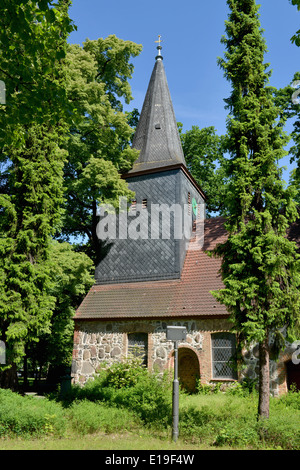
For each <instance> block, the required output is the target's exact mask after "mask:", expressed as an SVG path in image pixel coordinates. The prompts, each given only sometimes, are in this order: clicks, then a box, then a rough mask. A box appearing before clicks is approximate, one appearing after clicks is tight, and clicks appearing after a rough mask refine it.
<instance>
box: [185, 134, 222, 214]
mask: <svg viewBox="0 0 300 470" xmlns="http://www.w3.org/2000/svg"><path fill="white" fill-rule="evenodd" d="M179 130H180V138H181V143H182V149H183V153H184V157H185V161H186V163H187V167H188V169H189V171H190V172H191V174H192V175H193V177H194V178H195V180H196V181H197V183H198V184H199V185H200V186H201V188H202V189H203V191H204V192H205V194H206V196H207V207H206V208H207V214H208V216H210V215H213V214H214V213H216V212H217V213H219V214H220V213H222V211H223V209H224V199H225V193H226V184H227V178H226V163H227V160H226V158H225V156H224V153H225V141H226V137H225V136H218V135H217V134H216V130H215V128H214V127H212V126H211V127H204V128H203V129H200V128H199V127H198V126H192V129H190V130H188V131H186V132H182V130H181V127H180V129H179Z"/></svg>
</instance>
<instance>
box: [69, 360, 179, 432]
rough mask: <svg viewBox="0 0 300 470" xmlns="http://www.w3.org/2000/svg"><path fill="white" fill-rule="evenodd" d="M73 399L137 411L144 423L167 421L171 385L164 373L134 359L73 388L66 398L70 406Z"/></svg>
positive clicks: (170, 407) (116, 365) (170, 401)
mask: <svg viewBox="0 0 300 470" xmlns="http://www.w3.org/2000/svg"><path fill="white" fill-rule="evenodd" d="M74 400H77V401H78V400H90V401H96V402H105V403H109V404H110V405H112V406H116V405H118V406H122V407H124V408H128V409H129V410H131V411H133V412H134V413H136V414H137V415H138V416H139V417H140V419H142V420H143V422H144V423H147V424H150V423H154V422H159V423H160V424H162V423H164V424H168V423H169V422H170V420H171V416H172V387H171V381H170V380H169V378H168V376H167V374H164V375H162V376H160V375H158V374H156V373H152V372H149V371H148V370H147V369H145V368H144V367H142V366H141V365H140V364H139V363H138V364H137V363H136V360H135V359H128V360H125V361H124V362H121V363H118V364H114V365H113V366H111V367H109V368H107V369H105V370H102V371H101V372H100V373H99V375H98V376H97V377H95V380H93V381H89V382H87V384H86V385H85V386H84V387H82V388H80V387H78V386H75V387H72V391H71V393H70V394H69V395H68V396H67V397H65V403H66V404H68V405H70V403H72V401H74Z"/></svg>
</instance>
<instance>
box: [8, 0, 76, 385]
mask: <svg viewBox="0 0 300 470" xmlns="http://www.w3.org/2000/svg"><path fill="white" fill-rule="evenodd" d="M68 4H69V2H66V1H64V0H59V1H58V2H57V4H56V5H55V6H54V5H52V2H45V1H40V2H21V1H18V0H15V1H12V2H7V1H4V2H3V5H2V6H1V8H2V15H0V22H1V28H0V30H1V33H0V41H1V47H0V51H1V52H0V59H1V70H0V72H1V75H0V78H1V79H2V80H3V81H5V84H6V91H7V93H6V96H7V100H6V103H5V104H4V106H3V109H2V110H1V111H2V112H1V114H0V126H1V127H2V128H5V130H6V132H5V134H1V137H0V149H1V150H0V163H1V165H0V172H1V174H0V190H1V192H0V215H1V218H0V334H1V340H3V341H4V342H5V345H6V353H7V364H6V366H3V367H2V369H6V370H4V371H2V373H0V385H1V386H9V387H14V384H15V379H16V374H15V365H16V363H17V362H18V361H19V360H20V358H21V357H22V356H23V355H24V348H25V344H29V343H31V342H33V341H36V340H37V339H38V337H39V335H40V334H42V333H45V332H47V331H49V327H50V319H51V314H52V311H53V309H54V306H55V299H54V297H53V296H52V295H50V293H49V289H50V287H51V277H50V274H49V271H47V270H46V269H44V268H43V266H42V263H43V262H44V261H45V259H46V258H47V255H48V249H49V242H50V237H51V235H53V234H54V232H55V229H56V227H57V224H58V223H59V220H60V215H61V214H60V210H61V205H62V201H63V189H62V187H63V167H64V162H65V158H66V152H65V151H63V150H62V149H61V147H62V141H63V139H64V135H65V132H66V130H67V126H66V122H65V119H66V116H68V114H69V110H68V108H67V100H66V93H65V89H66V84H65V77H64V74H63V73H62V63H61V62H62V59H63V57H64V55H65V51H66V44H67V42H66V41H67V36H68V34H69V32H70V31H71V30H72V26H71V21H70V19H69V16H68ZM50 7H51V8H50ZM4 26H5V27H4ZM22 26H23V27H24V30H23V29H22Z"/></svg>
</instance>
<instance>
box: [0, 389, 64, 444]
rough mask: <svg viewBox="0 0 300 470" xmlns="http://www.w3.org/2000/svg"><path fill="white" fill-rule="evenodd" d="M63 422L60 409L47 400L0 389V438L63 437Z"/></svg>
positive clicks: (62, 414) (57, 405)
mask: <svg viewBox="0 0 300 470" xmlns="http://www.w3.org/2000/svg"><path fill="white" fill-rule="evenodd" d="M66 425H67V422H66V420H65V417H64V412H63V409H62V407H61V406H60V405H59V404H57V403H55V402H51V401H49V400H47V399H38V398H35V397H22V396H20V395H18V394H16V393H13V392H12V391H10V390H3V389H0V436H1V437H8V436H10V437H14V436H18V437H29V436H33V437H41V436H46V435H54V436H56V437H60V436H63V435H64V433H65V431H66Z"/></svg>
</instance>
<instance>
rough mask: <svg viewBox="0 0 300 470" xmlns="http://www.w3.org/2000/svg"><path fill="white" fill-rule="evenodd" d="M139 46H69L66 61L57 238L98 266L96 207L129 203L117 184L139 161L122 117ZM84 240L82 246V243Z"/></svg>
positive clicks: (113, 41)
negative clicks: (73, 241) (67, 107)
mask: <svg viewBox="0 0 300 470" xmlns="http://www.w3.org/2000/svg"><path fill="white" fill-rule="evenodd" d="M140 50H141V46H139V45H137V44H135V43H133V42H130V41H123V40H121V39H118V38H116V36H114V35H111V36H109V37H108V38H106V39H102V38H100V39H98V40H95V41H90V40H87V41H86V42H85V43H84V44H83V47H80V46H78V45H70V46H69V47H68V52H67V56H66V60H65V70H66V76H67V96H68V98H69V100H70V102H71V103H72V104H73V106H74V108H73V123H72V125H71V126H70V132H69V139H68V142H67V143H66V148H67V149H68V153H69V158H68V162H67V164H66V166H65V175H64V181H65V189H66V206H65V208H66V212H65V219H64V225H63V229H62V234H61V235H62V236H63V237H64V238H66V239H68V237H70V236H76V237H79V240H80V243H81V244H82V246H81V249H82V250H84V251H85V252H86V253H88V255H89V256H90V257H91V258H92V259H93V260H94V261H97V260H98V257H99V256H100V250H101V245H100V242H99V240H98V237H97V234H96V227H97V223H98V220H99V217H98V211H97V208H98V206H99V205H100V204H101V203H108V204H112V205H113V206H114V207H116V208H118V206H119V197H122V196H124V197H127V198H129V199H131V198H132V197H133V193H132V191H130V190H129V189H128V185H127V183H126V181H125V180H124V179H122V178H121V173H124V172H126V171H128V170H129V169H130V168H131V166H132V164H133V162H134V161H135V160H136V159H137V158H138V152H137V151H136V150H135V149H132V148H131V147H130V141H131V137H132V134H133V129H132V127H131V126H130V125H129V122H130V123H132V124H134V122H135V121H136V119H135V114H133V115H132V116H128V115H126V113H123V111H122V102H121V100H124V101H125V102H126V103H128V102H130V100H131V99H132V96H131V89H130V85H129V82H128V80H129V79H130V78H131V77H132V72H133V65H132V64H131V63H130V62H129V60H130V58H131V57H135V56H137V55H138V54H139V53H140ZM82 240H83V241H82Z"/></svg>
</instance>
